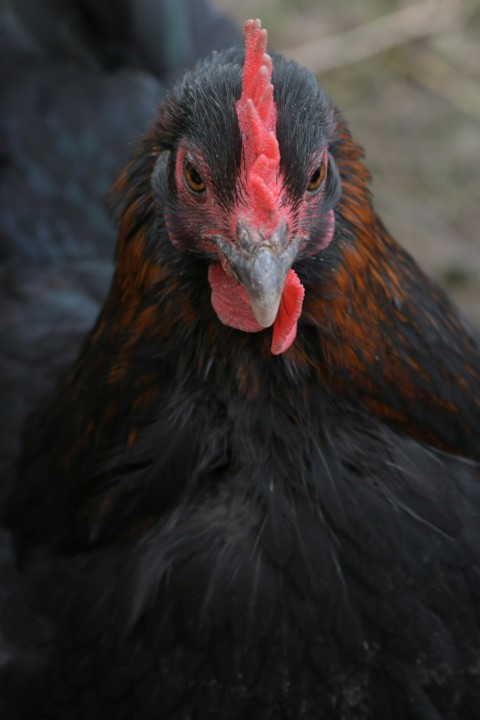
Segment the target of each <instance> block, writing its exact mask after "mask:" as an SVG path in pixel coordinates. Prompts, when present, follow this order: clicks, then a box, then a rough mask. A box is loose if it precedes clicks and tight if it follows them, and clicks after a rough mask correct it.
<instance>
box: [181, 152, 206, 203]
mask: <svg viewBox="0 0 480 720" xmlns="http://www.w3.org/2000/svg"><path fill="white" fill-rule="evenodd" d="M183 179H184V181H185V184H186V186H187V188H188V189H189V190H190V191H191V192H193V193H196V194H197V195H201V194H202V193H204V192H205V190H206V189H207V184H206V182H205V180H204V179H203V178H202V176H201V175H200V173H199V172H198V170H197V169H196V167H195V166H194V165H192V163H191V162H190V160H185V163H184V165H183Z"/></svg>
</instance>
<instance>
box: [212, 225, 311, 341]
mask: <svg viewBox="0 0 480 720" xmlns="http://www.w3.org/2000/svg"><path fill="white" fill-rule="evenodd" d="M216 240H217V245H218V247H219V248H220V250H221V251H222V252H223V254H224V255H225V258H226V260H227V262H228V265H229V266H230V268H231V270H232V272H233V274H234V275H235V277H236V278H237V279H238V280H239V281H240V282H241V284H242V285H243V287H244V288H245V290H246V293H247V295H248V299H249V301H250V306H251V308H252V311H253V314H254V315H255V319H256V320H257V322H258V324H259V325H261V326H262V327H265V328H267V327H270V325H273V323H274V322H275V318H276V317H277V313H278V308H279V305H280V300H281V298H282V292H283V287H284V285H285V280H286V277H287V274H288V271H289V270H290V268H291V266H292V263H293V261H294V260H295V256H296V254H297V250H298V241H297V242H294V243H290V244H288V227H287V224H286V223H284V222H283V223H282V224H281V225H279V226H278V227H277V228H276V229H275V230H274V232H273V233H272V234H271V235H270V236H269V237H268V238H265V237H262V236H261V235H260V234H259V233H258V232H257V231H256V230H252V229H251V228H250V227H249V226H248V225H247V224H242V223H239V225H238V227H237V243H236V244H235V245H233V244H230V243H226V242H225V241H224V240H222V239H221V238H217V239H216Z"/></svg>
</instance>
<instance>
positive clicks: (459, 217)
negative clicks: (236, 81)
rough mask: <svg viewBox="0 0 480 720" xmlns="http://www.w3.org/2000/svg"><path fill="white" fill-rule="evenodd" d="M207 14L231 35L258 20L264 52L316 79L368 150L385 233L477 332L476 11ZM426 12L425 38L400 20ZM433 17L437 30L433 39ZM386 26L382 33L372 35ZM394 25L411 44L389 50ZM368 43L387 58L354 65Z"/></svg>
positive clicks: (249, 4) (307, 0)
mask: <svg viewBox="0 0 480 720" xmlns="http://www.w3.org/2000/svg"><path fill="white" fill-rule="evenodd" d="M216 4H217V5H218V6H219V7H221V8H223V9H224V10H225V11H226V12H228V13H229V14H230V16H231V17H232V18H234V19H235V20H236V21H237V22H238V23H242V22H243V20H244V19H245V18H247V17H260V18H261V19H262V24H263V26H264V27H267V29H268V31H269V46H270V47H271V48H272V49H275V50H278V51H281V52H283V53H284V54H285V55H286V56H288V57H293V58H294V59H299V58H302V60H304V64H306V65H307V66H308V67H310V69H312V68H315V67H317V68H318V69H319V72H318V73H317V77H318V80H319V82H320V83H321V84H322V85H323V86H324V87H325V88H326V90H327V91H328V92H329V94H330V96H331V97H332V98H333V99H334V100H335V102H336V103H337V105H339V106H340V107H341V108H342V110H343V111H344V114H345V116H346V118H347V119H348V122H349V125H350V128H351V130H352V132H353V134H354V136H355V137H356V139H357V140H358V141H359V142H360V143H361V144H362V145H363V147H364V148H365V151H366V162H367V165H368V167H369V169H370V170H371V172H372V175H373V183H372V189H373V194H374V197H375V205H376V207H377V209H378V211H379V212H380V214H381V216H382V219H383V220H384V222H385V224H386V225H387V227H388V228H389V229H390V231H391V232H392V233H393V234H394V236H395V237H396V238H397V239H398V240H399V241H400V242H401V243H402V244H403V245H404V246H405V247H406V248H408V250H409V251H410V252H411V253H412V254H413V255H414V256H415V258H416V259H417V260H418V262H419V263H420V264H421V265H422V266H423V267H424V268H425V269H426V270H427V271H428V272H429V273H430V274H432V275H433V276H434V277H435V278H436V279H437V280H439V282H440V283H441V284H442V285H443V286H444V287H446V288H447V290H448V291H449V292H450V294H451V295H452V296H453V297H454V298H455V300H456V302H457V303H458V305H459V306H460V307H461V309H462V310H463V311H464V312H465V314H466V315H467V317H469V318H470V319H471V320H473V322H474V323H475V324H476V325H477V326H479V327H480V0H427V2H425V1H424V2H422V1H421V0H415V2H413V1H412V0H410V1H409V2H401V1H399V0H356V2H355V3H353V2H352V1H351V0H323V1H321V0H256V1H255V2H254V1H253V0H242V2H238V0H216ZM426 4H430V5H431V6H432V7H431V9H432V10H433V13H432V18H433V19H432V22H431V23H430V22H429V21H428V20H427V21H426V23H425V26H426V29H425V31H424V32H422V26H421V23H420V21H416V20H415V17H414V16H412V19H411V20H410V24H411V25H412V27H410V28H408V22H406V17H405V16H404V11H405V10H406V9H408V8H410V9H411V7H410V6H413V5H416V6H418V5H426ZM392 13H395V14H394V15H392ZM441 13H444V15H445V16H446V21H445V27H444V28H436V26H435V23H437V22H438V21H439V18H440V15H441ZM385 16H388V17H389V20H387V25H385V24H384V23H383V21H381V22H382V24H381V25H379V26H378V27H377V26H375V27H374V28H373V30H372V28H371V27H369V24H370V23H371V22H372V21H378V20H379V19H381V18H385ZM450 16H452V17H450ZM403 21H405V22H406V25H407V32H410V33H411V34H412V35H413V36H414V37H413V39H411V40H410V41H409V42H398V39H395V34H396V33H397V34H399V33H400V32H401V28H400V24H401V22H403ZM387 26H388V27H387ZM354 29H357V31H356V33H354V34H353V35H351V34H346V35H345V36H343V35H341V34H342V33H349V31H351V30H354ZM440 29H441V30H442V31H441V32H440V31H439V30H440ZM372 31H373V41H372V40H371V39H370V40H369V38H371V35H369V32H370V33H371V32H372ZM388 32H390V33H392V35H393V38H394V39H393V40H392V39H391V38H390V37H389V35H388ZM415 35H420V37H415ZM336 36H340V40H339V42H337V43H336V44H335V43H334V44H333V45H332V43H331V39H332V38H335V37H336ZM322 40H323V42H322ZM307 41H312V42H311V43H310V45H309V47H308V48H307V49H305V48H302V47H301V46H302V44H304V43H306V42H307ZM374 42H384V43H385V45H386V46H387V47H386V49H384V51H383V52H379V53H376V54H374V55H371V56H370V57H366V58H365V59H362V60H357V61H355V62H351V57H348V55H349V53H350V51H351V49H352V48H353V51H354V53H355V48H356V45H358V46H359V47H360V46H366V50H365V51H364V54H365V55H368V54H369V53H370V52H372V46H373V43H374ZM305 58H306V61H305ZM332 66H333V67H332ZM322 68H323V69H322Z"/></svg>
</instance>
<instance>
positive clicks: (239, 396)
mask: <svg viewBox="0 0 480 720" xmlns="http://www.w3.org/2000/svg"><path fill="white" fill-rule="evenodd" d="M246 36H247V61H245V60H244V56H243V54H242V53H240V52H239V51H233V50H232V51H227V52H223V53H219V54H217V55H215V56H212V57H209V58H208V59H207V60H206V61H204V62H203V63H201V64H199V65H198V66H197V67H196V68H195V69H194V70H193V71H192V72H191V73H189V74H186V75H185V76H184V78H183V79H182V80H181V81H180V82H179V83H178V85H177V86H176V87H175V88H174V89H173V91H172V92H171V93H169V94H167V96H166V97H165V99H164V100H163V103H162V105H161V107H160V111H159V117H158V119H157V121H156V122H155V124H154V126H153V127H152V130H151V131H150V133H149V134H148V135H147V136H146V138H145V139H144V140H143V142H142V143H141V144H140V145H139V147H138V148H137V150H136V151H135V153H134V155H133V157H132V160H131V162H130V163H129V165H128V166H127V168H126V170H125V171H124V173H123V174H122V175H121V176H120V179H119V181H118V182H117V186H116V192H117V202H118V215H119V222H120V232H119V241H118V246H117V256H116V268H115V275H114V278H113V282H112V285H111V289H110V292H109V295H108V297H107V299H106V301H105V303H104V305H103V308H102V311H101V313H100V316H99V319H98V321H97V324H96V325H95V327H94V329H93V330H92V331H91V333H90V334H89V335H88V337H87V339H86V341H85V343H84V345H83V348H82V350H81V352H80V355H79V357H78V359H77V361H76V363H75V364H74V365H73V367H72V368H71V369H70V371H69V373H68V376H67V377H66V379H65V380H64V382H63V383H62V384H61V385H60V387H59V389H58V391H57V392H56V394H55V396H54V397H53V398H50V399H49V400H48V401H47V402H46V404H45V406H44V407H42V408H41V409H39V411H38V413H37V414H36V415H34V416H33V417H32V418H31V420H30V422H29V424H28V425H27V428H26V432H25V453H24V455H23V458H22V462H21V466H20V471H19V478H18V482H17V484H16V487H15V489H14V491H13V493H12V496H11V498H10V501H9V507H8V511H7V516H8V524H9V526H10V528H11V529H12V532H13V534H14V538H15V543H16V547H17V550H18V554H19V558H20V560H21V562H22V564H23V574H22V578H21V580H20V582H19V585H18V589H17V590H16V591H15V593H13V595H12V598H11V601H10V604H9V605H8V606H7V611H8V615H7V617H8V618H10V619H9V620H7V626H8V627H10V628H11V630H10V635H11V638H12V643H15V644H16V645H17V648H18V650H17V656H16V659H15V660H14V661H13V663H12V666H11V667H10V668H9V669H8V670H7V672H6V674H5V683H4V684H5V687H6V691H5V692H6V697H7V698H8V703H9V707H12V708H15V709H14V714H13V715H12V717H19V718H29V717H50V718H62V719H64V720H69V719H72V720H73V718H89V719H91V718H102V719H105V718H152V719H154V720H157V719H158V720H160V718H161V719H162V720H166V719H168V718H170V719H171V720H180V719H182V720H183V719H185V720H186V719H187V718H188V719H192V720H193V719H194V718H198V719H199V720H200V718H201V719H202V720H206V719H208V718H211V719H212V720H213V719H214V718H215V719H216V718H218V719H220V718H222V719H225V720H228V719H229V718H232V720H237V719H238V720H240V719H242V720H243V718H245V719H246V718H262V719H264V718H271V719H272V720H283V719H285V720H286V719H287V718H288V719H292V720H293V719H294V718H295V719H299V718H305V719H306V718H308V719H310V718H312V719H313V718H315V719H316V718H322V720H329V719H332V720H334V719H335V720H340V719H342V720H363V719H365V720H367V719H368V720H380V719H381V720H387V719H390V718H391V719H392V720H393V719H395V720H407V718H408V720H415V719H418V720H440V718H442V720H445V719H450V720H460V719H461V720H469V719H470V718H471V720H474V718H477V717H478V705H479V701H480V683H479V682H478V674H479V671H480V654H479V653H480V611H479V607H480V602H479V601H480V550H479V548H480V510H479V508H480V485H479V480H480V469H479V465H478V459H479V457H480V448H479V444H478V427H479V420H480V406H479V398H480V358H479V352H478V348H477V347H476V345H475V343H474V341H473V340H472V339H471V337H470V336H469V334H468V332H467V330H466V329H465V328H464V327H463V326H462V324H461V322H460V320H459V319H458V317H457V315H456V312H455V310H454V309H453V308H452V307H451V305H450V303H449V301H448V300H447V298H446V297H445V296H444V295H443V293H442V292H441V291H440V290H439V289H438V288H437V287H436V286H435V285H434V284H433V283H431V281H430V280H429V279H428V278H426V277H425V276H424V275H423V274H422V273H421V271H420V270H419V269H418V268H417V266H416V265H415V263H414V261H413V260H412V259H411V258H410V257H409V256H408V255H407V254H406V253H405V252H404V251H403V250H402V249H401V248H400V247H399V246H398V245H397V244H396V243H395V242H394V241H393V239H392V238H391V237H390V236H389V235H388V233H387V231H386V230H385V228H384V227H383V225H382V224H381V222H380V220H379V219H378V218H377V216H376V215H375V212H374V210H373V208H372V204H371V199H370V196H369V192H368V189H367V180H368V173H367V172H366V170H365V169H364V166H363V165H362V163H361V151H360V150H359V148H358V147H357V146H356V145H355V143H354V142H353V141H352V139H351V137H350V135H349V133H348V130H347V129H346V126H345V124H344V122H343V120H342V118H341V116H340V114H339V112H338V111H337V109H336V108H335V107H334V105H333V104H332V103H331V101H330V100H329V99H328V98H327V96H326V95H325V94H324V92H323V91H322V90H321V89H320V88H319V87H318V86H317V84H316V82H315V80H314V78H313V77H312V76H311V75H310V74H309V73H308V72H307V71H305V70H303V69H301V68H299V67H298V66H297V65H295V64H294V63H290V62H287V61H285V60H284V59H282V58H281V57H274V58H273V77H272V82H273V99H271V91H270V90H269V88H270V85H269V83H270V76H269V71H270V69H271V67H270V60H269V58H268V56H267V59H265V56H264V55H263V52H264V43H265V37H264V35H263V34H262V33H261V31H260V30H259V27H258V24H255V23H253V24H252V23H250V24H247V27H246ZM259 56H260V60H261V62H260V63H259V65H258V67H257V66H256V65H255V63H256V62H257V60H258V58H259ZM264 68H265V69H264ZM269 93H270V95H269ZM252 108H253V110H252ZM272 138H273V139H272ZM275 143H276V144H275ZM267 181H268V182H267ZM272 308H273V309H272ZM270 326H272V328H273V329H270ZM15 713H16V714H15Z"/></svg>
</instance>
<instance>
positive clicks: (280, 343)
mask: <svg viewBox="0 0 480 720" xmlns="http://www.w3.org/2000/svg"><path fill="white" fill-rule="evenodd" d="M208 281H209V283H210V287H211V290H212V307H213V309H214V310H215V312H216V313H217V315H218V318H219V320H220V321H221V322H222V323H223V324H224V325H228V327H232V328H235V329H236V330H243V331H244V332H260V330H264V329H265V328H263V327H262V326H261V325H259V323H258V322H257V321H256V319H255V316H254V314H253V312H252V308H251V307H250V303H249V300H248V296H247V293H246V292H245V289H244V287H243V285H241V284H240V283H239V282H238V281H237V280H235V278H234V277H232V276H231V275H229V274H227V273H226V272H225V270H224V269H223V267H222V266H221V264H220V263H214V264H212V265H210V266H209V268H208ZM304 296H305V289H304V287H303V285H302V283H301V282H300V280H299V279H298V275H297V274H296V272H295V271H294V270H289V271H288V274H287V277H286V280H285V285H284V288H283V293H282V299H281V301H280V307H279V309H278V314H277V317H276V319H275V322H274V323H273V337H272V345H271V351H272V353H273V354H274V355H280V353H282V352H285V350H287V349H288V348H289V347H290V345H291V344H292V343H293V341H294V340H295V336H296V334H297V322H298V319H299V317H300V313H301V312H302V304H303V298H304Z"/></svg>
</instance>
